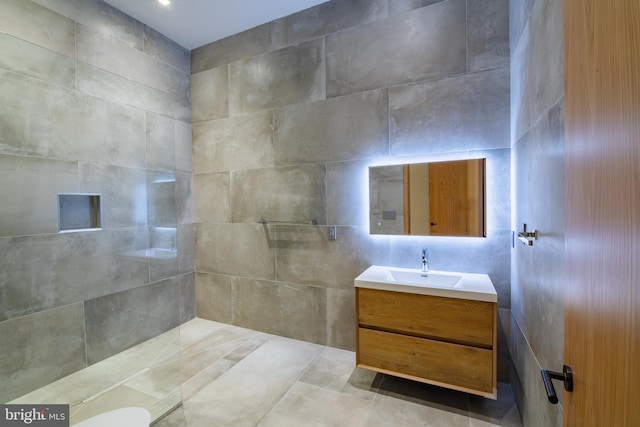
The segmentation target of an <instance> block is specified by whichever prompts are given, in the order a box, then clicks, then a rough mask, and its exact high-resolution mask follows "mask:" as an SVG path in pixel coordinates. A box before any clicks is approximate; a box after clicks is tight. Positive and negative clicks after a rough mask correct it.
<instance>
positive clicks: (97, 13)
mask: <svg viewBox="0 0 640 427" xmlns="http://www.w3.org/2000/svg"><path fill="white" fill-rule="evenodd" d="M33 1H34V2H35V3H38V4H41V5H43V6H45V7H47V8H49V9H51V10H55V11H56V12H58V13H60V14H61V15H64V16H66V17H69V18H71V19H73V20H74V21H76V22H79V23H81V24H83V25H84V26H87V27H90V28H93V29H95V30H96V31H99V32H100V33H101V34H104V35H106V36H109V37H113V38H115V39H117V40H120V41H122V42H124V43H126V44H128V45H129V46H131V47H133V48H135V49H138V50H142V46H143V37H144V34H143V25H142V23H140V22H139V21H136V20H134V19H131V17H130V16H128V15H126V14H125V13H123V12H121V11H119V10H118V9H116V8H114V7H113V6H111V5H110V4H108V3H106V2H104V1H102V0H33Z"/></svg>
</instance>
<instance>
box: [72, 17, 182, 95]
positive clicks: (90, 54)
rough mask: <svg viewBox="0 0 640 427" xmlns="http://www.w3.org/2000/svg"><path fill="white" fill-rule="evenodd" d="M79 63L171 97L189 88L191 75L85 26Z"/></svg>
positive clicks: (79, 28)
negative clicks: (160, 91) (108, 72)
mask: <svg viewBox="0 0 640 427" xmlns="http://www.w3.org/2000/svg"><path fill="white" fill-rule="evenodd" d="M77 55H78V60H80V61H83V62H86V63H88V64H91V65H93V66H95V67H98V68H101V69H103V70H106V71H110V72H112V73H115V74H118V75H120V76H122V77H125V78H127V79H130V80H134V81H137V82H139V83H143V84H145V85H147V86H150V87H152V88H155V89H158V90H163V91H166V92H169V93H171V94H177V93H181V91H183V90H184V88H185V87H188V86H189V75H188V74H186V73H183V72H181V71H179V70H177V69H176V68H173V67H170V66H169V65H166V64H165V63H163V62H161V61H159V60H158V59H156V58H154V57H152V56H150V55H146V54H144V53H142V52H140V51H139V50H137V49H134V48H132V47H131V46H129V45H128V44H127V43H125V42H121V41H119V40H116V39H114V38H111V37H109V36H106V35H104V34H101V33H99V32H97V31H95V30H94V29H92V28H88V27H85V26H84V25H78V26H77Z"/></svg>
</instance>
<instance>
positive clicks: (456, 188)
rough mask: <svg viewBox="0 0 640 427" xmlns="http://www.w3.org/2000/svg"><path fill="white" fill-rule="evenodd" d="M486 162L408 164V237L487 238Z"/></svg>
mask: <svg viewBox="0 0 640 427" xmlns="http://www.w3.org/2000/svg"><path fill="white" fill-rule="evenodd" d="M484 166H485V160H484V159H476V160H468V161H449V162H437V163H423V164H411V165H405V166H404V168H403V175H404V183H405V185H404V212H405V215H406V220H405V223H404V232H405V234H412V235H431V236H485V219H484V215H483V212H484V210H483V209H478V206H484V188H485V187H484V176H485V173H484V170H485V167H484Z"/></svg>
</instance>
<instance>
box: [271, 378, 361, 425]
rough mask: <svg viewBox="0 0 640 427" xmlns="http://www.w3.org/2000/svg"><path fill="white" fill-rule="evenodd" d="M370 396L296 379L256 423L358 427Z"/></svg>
mask: <svg viewBox="0 0 640 427" xmlns="http://www.w3.org/2000/svg"><path fill="white" fill-rule="evenodd" d="M370 404H371V401H370V400H365V399H361V398H358V397H354V396H351V395H348V394H344V393H339V392H335V391H331V390H327V389H324V388H321V387H318V386H314V385H311V384H305V383H301V382H298V383H296V384H294V385H293V387H291V389H290V390H289V391H288V392H287V394H286V395H285V396H284V397H283V398H282V399H281V400H280V402H278V404H277V405H276V406H275V407H274V408H273V409H272V410H271V412H269V414H268V415H267V416H266V417H265V418H264V419H263V420H262V421H261V422H260V424H258V426H259V427H299V426H305V427H360V426H363V425H364V422H365V420H366V418H367V413H368V412H369V406H370Z"/></svg>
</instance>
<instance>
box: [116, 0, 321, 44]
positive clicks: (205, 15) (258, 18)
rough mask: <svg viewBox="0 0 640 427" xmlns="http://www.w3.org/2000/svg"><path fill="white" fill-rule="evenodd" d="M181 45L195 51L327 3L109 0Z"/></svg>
mask: <svg viewBox="0 0 640 427" xmlns="http://www.w3.org/2000/svg"><path fill="white" fill-rule="evenodd" d="M105 1H106V2H107V3H109V4H111V5H112V6H114V7H116V8H117V9H120V10H121V11H123V12H125V13H126V14H128V15H130V16H132V17H134V18H135V19H137V20H138V21H140V22H142V23H144V24H146V25H148V26H149V27H151V28H154V29H155V30H157V31H159V32H161V33H162V34H164V35H165V36H167V37H169V38H170V39H172V40H173V41H175V42H177V43H179V44H180V45H182V46H184V47H186V48H188V49H194V48H196V47H200V46H202V45H205V44H207V43H211V42H213V41H216V40H219V39H223V38H225V37H227V36H230V35H233V34H236V33H239V32H242V31H244V30H248V29H249V28H253V27H255V26H257V25H261V24H264V23H267V22H270V21H273V20H274V19H278V18H282V17H284V16H287V15H291V14H292V13H295V12H299V11H301V10H304V9H307V8H309V7H311V6H315V5H317V4H320V3H324V2H325V1H327V0H171V4H170V5H168V6H163V5H161V4H160V3H159V2H158V0H135V1H131V0H105Z"/></svg>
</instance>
